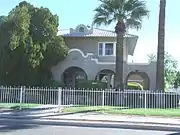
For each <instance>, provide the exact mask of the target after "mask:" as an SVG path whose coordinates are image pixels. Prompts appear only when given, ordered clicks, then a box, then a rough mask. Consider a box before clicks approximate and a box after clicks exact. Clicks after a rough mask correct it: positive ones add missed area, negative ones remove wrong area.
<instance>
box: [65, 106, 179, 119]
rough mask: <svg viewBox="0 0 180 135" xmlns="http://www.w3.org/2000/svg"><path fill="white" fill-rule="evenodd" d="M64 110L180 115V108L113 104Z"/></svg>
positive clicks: (74, 111) (73, 111)
mask: <svg viewBox="0 0 180 135" xmlns="http://www.w3.org/2000/svg"><path fill="white" fill-rule="evenodd" d="M62 111H63V112H69V113H80V112H88V111H89V112H92V111H93V112H103V113H106V114H115V115H118V114H123V115H142V116H144V115H147V116H148V115H149V116H165V117H180V108H179V109H144V108H133V109H128V108H125V107H111V106H105V107H102V106H91V107H90V106H89V107H87V106H79V107H68V108H64V109H63V110H62Z"/></svg>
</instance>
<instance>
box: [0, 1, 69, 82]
mask: <svg viewBox="0 0 180 135" xmlns="http://www.w3.org/2000/svg"><path fill="white" fill-rule="evenodd" d="M58 26H59V20H58V16H57V15H53V14H52V13H51V12H50V10H49V9H48V8H43V7H41V8H37V7H34V6H33V5H31V4H30V3H27V2H25V1H23V2H21V3H19V5H17V6H16V7H15V8H13V9H12V10H11V11H10V12H9V14H8V16H7V19H6V20H5V21H3V22H2V24H1V25H0V47H1V51H0V56H1V57H0V60H1V66H0V68H1V70H0V80H1V82H3V83H4V84H11V85H20V84H23V85H47V83H48V82H49V81H50V80H51V79H52V74H51V67H52V66H53V65H55V64H57V63H58V62H59V61H61V60H63V59H64V58H65V57H66V55H67V51H68V48H67V46H66V45H65V43H64V41H63V38H62V37H60V36H57V31H58Z"/></svg>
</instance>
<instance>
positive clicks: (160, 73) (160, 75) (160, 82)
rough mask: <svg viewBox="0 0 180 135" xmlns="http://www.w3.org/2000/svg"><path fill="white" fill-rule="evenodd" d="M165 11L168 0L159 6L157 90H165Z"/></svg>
mask: <svg viewBox="0 0 180 135" xmlns="http://www.w3.org/2000/svg"><path fill="white" fill-rule="evenodd" d="M165 11H166V0H160V6H159V28H158V49H157V61H158V62H157V69H156V70H157V74H156V89H158V90H164V86H165V85H164V76H165V75H164V74H165V71H164V70H165V69H164V57H165V56H164V53H165V52H164V51H165V50H164V41H165Z"/></svg>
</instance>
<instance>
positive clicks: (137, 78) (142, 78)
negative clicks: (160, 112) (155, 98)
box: [126, 71, 150, 90]
mask: <svg viewBox="0 0 180 135" xmlns="http://www.w3.org/2000/svg"><path fill="white" fill-rule="evenodd" d="M128 82H137V83H139V84H141V85H142V86H143V89H144V90H149V85H150V79H149V76H148V74H147V73H146V72H141V71H132V72H130V73H129V74H128V75H127V77H126V86H127V83H128Z"/></svg>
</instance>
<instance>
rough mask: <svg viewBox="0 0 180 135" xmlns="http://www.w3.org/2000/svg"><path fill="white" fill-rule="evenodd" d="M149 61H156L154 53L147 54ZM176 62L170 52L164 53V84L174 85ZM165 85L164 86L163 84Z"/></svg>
mask: <svg viewBox="0 0 180 135" xmlns="http://www.w3.org/2000/svg"><path fill="white" fill-rule="evenodd" d="M148 57H149V62H151V61H157V56H156V55H155V54H149V55H148ZM177 68H178V62H177V60H175V59H174V58H173V57H172V56H171V55H170V54H168V53H167V52H166V53H165V59H164V69H165V76H164V79H165V82H166V84H165V85H174V83H175V80H176V76H177ZM164 87H165V86H164Z"/></svg>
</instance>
